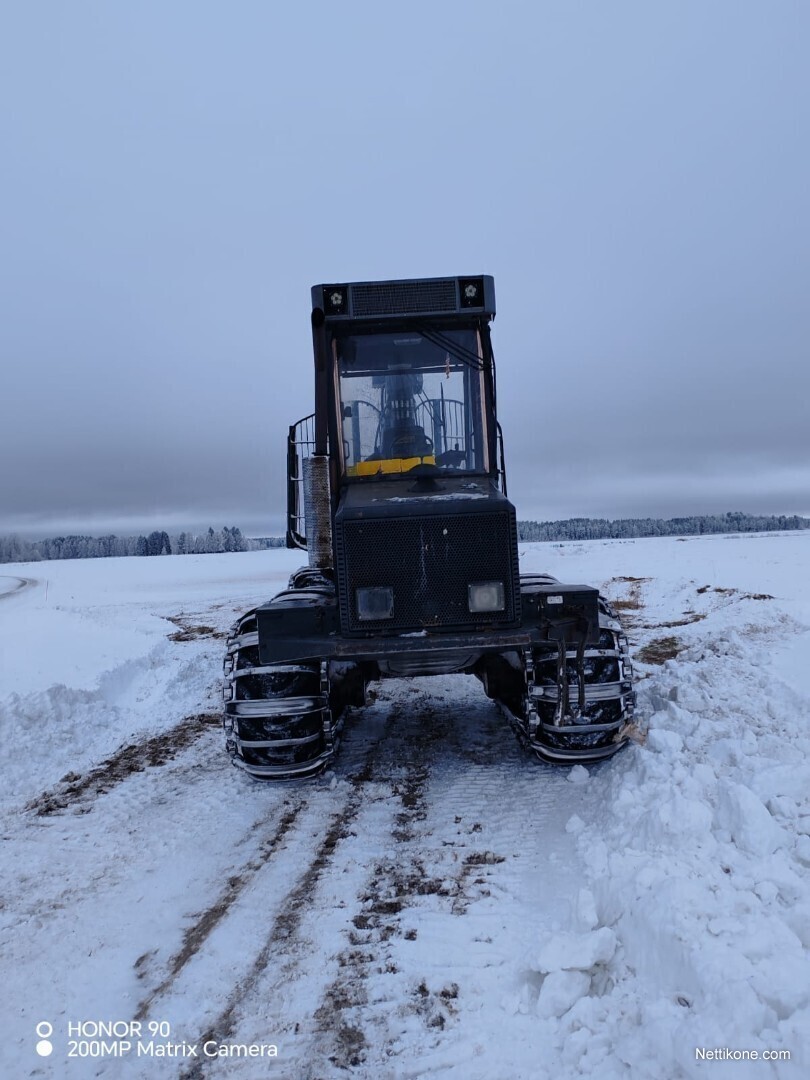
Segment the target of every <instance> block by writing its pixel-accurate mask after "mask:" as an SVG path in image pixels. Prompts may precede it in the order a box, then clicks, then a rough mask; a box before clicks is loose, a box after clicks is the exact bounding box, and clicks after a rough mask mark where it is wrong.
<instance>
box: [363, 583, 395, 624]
mask: <svg viewBox="0 0 810 1080" xmlns="http://www.w3.org/2000/svg"><path fill="white" fill-rule="evenodd" d="M355 596H356V598H357V618H358V619H364V620H366V621H371V620H372V619H390V618H391V617H392V616H393V614H394V590H393V589H392V588H391V587H390V586H388V585H385V586H374V588H371V589H358V590H357V592H356V593H355Z"/></svg>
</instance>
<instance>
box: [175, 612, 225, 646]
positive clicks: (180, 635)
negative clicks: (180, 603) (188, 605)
mask: <svg viewBox="0 0 810 1080" xmlns="http://www.w3.org/2000/svg"><path fill="white" fill-rule="evenodd" d="M168 621H169V622H170V623H174V625H175V626H177V627H179V629H178V630H177V631H176V632H175V633H174V634H169V641H196V640H197V639H198V638H206V637H210V638H215V639H224V638H225V637H227V634H226V633H225V631H224V630H217V629H216V628H215V627H213V626H205V625H203V624H201V623H193V622H190V621H189V619H188V616H185V615H169V616H168Z"/></svg>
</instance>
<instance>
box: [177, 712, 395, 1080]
mask: <svg viewBox="0 0 810 1080" xmlns="http://www.w3.org/2000/svg"><path fill="white" fill-rule="evenodd" d="M398 718H399V711H398V709H397V707H396V706H392V708H391V710H390V712H389V715H388V716H387V718H386V721H385V723H384V725H383V727H382V730H381V731H380V732H378V733H377V734H376V736H374V742H373V743H372V744H371V746H369V747H368V748H367V749H366V750H365V753H364V754H363V755H362V759H361V761H360V763H359V767H357V768H356V769H353V770H352V772H350V773H348V774H347V779H348V780H349V781H350V783H351V784H352V790H351V791H350V792H349V794H348V795H347V797H346V798H345V800H344V802H343V805H342V806H341V807H340V809H339V810H337V811H336V812H335V813H334V814H333V815H332V818H331V821H330V823H329V825H328V827H327V831H326V833H325V835H324V836H323V837H322V839H321V841H320V843H319V844H318V846H317V848H316V850H315V852H314V854H313V855H312V858H311V860H310V862H309V864H308V866H307V867H306V869H305V870H304V872H303V873H302V874H301V875H300V876H299V877H298V880H297V882H296V883H295V885H294V886H293V888H292V889H291V890H290V891H289V892H288V893H287V894H286V896H284V898H283V899H282V901H281V906H280V907H279V910H278V912H277V914H276V916H275V918H274V919H273V923H272V926H271V928H270V931H269V933H268V935H267V937H266V939H265V942H264V944H263V945H262V947H261V948H260V949H259V951H258V952H257V953H256V955H255V957H254V959H253V962H252V964H251V965H250V968H249V970H248V971H247V973H246V975H245V976H244V977H243V978H241V979H240V980H239V982H238V983H237V984H236V986H235V987H234V989H233V990H232V992H231V994H230V996H229V998H228V1000H227V1002H226V1004H225V1006H224V1008H223V1009H222V1010H221V1011H220V1013H219V1015H218V1016H217V1017H216V1019H215V1020H214V1021H213V1022H212V1023H210V1024H209V1025H208V1027H207V1029H206V1033H205V1035H203V1036H202V1038H201V1039H200V1042H201V1043H204V1042H206V1041H208V1040H213V1041H215V1042H220V1043H221V1042H225V1041H227V1040H228V1039H229V1038H230V1037H231V1036H232V1035H233V1033H234V1032H235V1030H236V1028H237V1025H238V1023H239V1013H240V1010H241V1007H242V1005H243V1003H244V1002H245V1000H246V999H247V998H249V997H250V995H251V994H252V993H253V992H254V991H255V990H256V989H257V987H258V986H259V984H260V982H261V980H262V978H263V977H264V975H265V973H266V970H267V968H268V965H269V964H270V961H271V960H272V959H275V960H276V961H277V962H278V961H279V960H280V962H281V963H282V965H283V966H282V971H283V977H282V980H281V981H287V980H289V979H291V978H292V977H293V975H294V972H295V970H296V969H297V968H298V966H299V965H300V963H301V958H300V957H298V956H297V955H296V948H295V947H296V944H297V938H298V934H299V929H300V925H301V923H302V921H303V919H304V918H305V916H306V915H307V914H308V911H309V910H310V907H311V900H312V896H313V894H314V893H315V890H316V889H317V887H318V884H319V882H320V881H321V879H322V878H323V877H324V876H325V874H326V872H327V871H329V870H330V869H331V867H332V860H333V858H334V855H335V851H336V849H337V848H338V846H339V844H340V843H341V841H343V840H345V839H346V837H347V836H348V835H349V829H350V827H351V825H352V823H353V822H354V821H355V819H356V818H357V817H358V815H359V814H360V812H361V810H362V809H363V808H364V805H365V804H366V802H367V799H366V792H365V788H366V785H367V784H368V783H369V781H371V780H372V779H373V778H374V768H375V762H376V758H377V756H378V755H379V753H380V748H381V746H384V745H385V743H386V741H387V738H388V735H389V731H390V728H391V726H392V725H393V724H394V723H395V721H396V720H397V719H398ZM214 906H215V907H217V906H218V905H214ZM226 911H227V906H225V907H224V909H223V914H225V913H226ZM217 921H220V920H217ZM213 928H214V927H213V926H212V927H211V929H212V930H213ZM206 936H208V935H206ZM200 944H202V941H201V942H200ZM178 955H179V954H178ZM189 958H190V957H189ZM216 1060H217V1059H216V1058H213V1059H210V1060H201V1061H199V1062H196V1063H195V1064H194V1065H192V1066H191V1067H190V1068H189V1069H188V1070H186V1071H184V1072H182V1073H181V1074H180V1075H181V1076H182V1077H183V1080H198V1078H199V1077H202V1076H204V1075H205V1071H206V1069H207V1067H209V1066H210V1065H211V1063H212V1062H215V1061H216Z"/></svg>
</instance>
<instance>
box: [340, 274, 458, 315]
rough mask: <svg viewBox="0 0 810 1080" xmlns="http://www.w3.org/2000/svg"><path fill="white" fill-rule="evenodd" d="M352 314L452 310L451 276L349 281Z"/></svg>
mask: <svg viewBox="0 0 810 1080" xmlns="http://www.w3.org/2000/svg"><path fill="white" fill-rule="evenodd" d="M351 292H352V315H354V316H355V317H359V316H363V315H407V314H408V313H410V312H425V311H456V310H457V308H458V305H457V303H456V282H455V279H454V278H448V279H446V280H441V281H391V282H384V281H383V282H370V283H369V284H367V285H352V286H351Z"/></svg>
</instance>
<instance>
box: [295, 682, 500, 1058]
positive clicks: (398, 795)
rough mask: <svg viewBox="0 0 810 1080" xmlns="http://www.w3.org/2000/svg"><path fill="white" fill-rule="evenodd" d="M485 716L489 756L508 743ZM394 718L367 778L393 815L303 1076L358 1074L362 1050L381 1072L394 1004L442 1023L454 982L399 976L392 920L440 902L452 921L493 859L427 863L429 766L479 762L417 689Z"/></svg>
mask: <svg viewBox="0 0 810 1080" xmlns="http://www.w3.org/2000/svg"><path fill="white" fill-rule="evenodd" d="M481 705H482V706H483V707H484V710H485V715H487V714H488V713H489V711H490V709H491V708H492V707H490V706H488V705H487V703H486V702H484V701H482V702H481ZM487 719H488V721H489V717H487ZM494 719H495V720H496V722H495V723H490V722H487V723H486V724H485V732H484V738H485V744H486V750H487V751H488V753H489V755H490V757H491V755H492V753H493V751H496V752H497V750H498V749H499V748H500V747H501V746H502V740H503V739H504V738H505V739H506V740H507V741H508V742H509V743H510V744H511V741H512V740H511V734H510V732H509V729H508V727H507V725H506V724H505V723H503V722H502V721H501V718H500V717H499V716H497V715H495V716H494ZM400 720H401V723H400V725H399V726H398V727H397V728H396V729H395V730H394V731H393V732H392V734H391V736H390V737H389V740H388V743H387V746H386V748H385V750H386V752H385V755H384V759H385V760H383V761H380V762H375V765H376V766H377V767H376V768H375V771H374V776H373V778H372V779H374V780H375V781H377V782H383V783H388V784H390V788H391V798H392V799H393V800H398V803H399V808H398V811H397V812H396V813H395V814H394V815H393V818H392V821H391V831H390V843H389V844H388V845H387V848H388V850H387V851H386V853H385V854H384V855H383V857H381V858H378V859H375V860H374V861H373V863H372V866H371V868H370V871H369V873H368V876H367V878H366V882H365V885H364V887H363V889H362V890H361V891H360V892H359V893H358V895H357V906H358V910H357V913H356V914H355V915H354V916H353V917H352V919H351V929H349V930H348V931H347V934H348V944H347V945H346V947H345V948H344V949H343V950H342V951H341V952H340V953H339V954H338V956H337V962H338V971H337V973H336V975H335V977H334V978H333V980H332V981H331V983H330V984H329V985H328V986H327V987H326V989H325V990H324V992H323V995H322V997H321V1000H320V1002H319V1004H318V1006H317V1008H316V1010H315V1014H314V1016H315V1021H316V1029H315V1038H314V1040H313V1049H312V1051H311V1053H310V1055H309V1057H310V1059H311V1061H312V1062H313V1069H314V1071H313V1073H312V1075H313V1077H314V1076H321V1075H322V1073H320V1072H319V1071H318V1069H319V1068H322V1067H323V1065H325V1063H326V1062H329V1063H330V1064H331V1065H332V1066H333V1067H334V1068H335V1069H339V1070H341V1071H345V1070H354V1069H358V1068H362V1067H363V1066H364V1065H366V1060H367V1057H368V1055H369V1053H370V1054H371V1055H372V1056H374V1057H375V1058H377V1064H374V1063H373V1062H372V1063H371V1065H370V1067H371V1072H370V1074H369V1075H374V1076H377V1075H382V1074H381V1073H380V1072H378V1071H377V1066H378V1065H379V1066H380V1067H382V1066H383V1064H384V1055H382V1056H380V1055H379V1048H380V1047H381V1046H386V1045H388V1044H389V1043H391V1042H392V1040H393V1038H394V1036H395V1033H393V1032H392V1031H391V1029H390V1019H391V1010H392V1006H393V1004H394V1003H397V1004H398V1005H399V1006H403V1007H404V1008H406V1009H407V1010H409V1011H410V1012H412V1013H414V1014H416V1015H417V1016H418V1017H419V1018H420V1020H421V1022H422V1023H423V1024H424V1026H425V1029H426V1030H433V1031H434V1032H435V1031H437V1030H441V1029H442V1028H444V1026H445V1024H446V1023H449V1022H451V1021H452V1018H453V1016H454V1015H455V1013H456V1005H455V999H457V997H458V995H459V987H458V985H457V984H456V983H452V982H451V983H448V984H447V985H445V986H443V987H442V989H441V990H440V991H439V992H438V993H434V992H433V991H431V990H429V989H428V987H427V984H426V980H425V978H424V977H420V976H418V975H417V976H416V977H415V978H414V977H413V976H408V975H403V974H402V973H400V970H399V967H398V965H397V962H396V959H397V954H396V949H395V945H396V943H397V942H398V940H399V939H404V940H415V938H416V931H415V930H413V929H411V930H408V931H405V930H403V927H402V916H403V914H404V913H406V912H407V910H408V909H410V908H413V907H416V906H418V905H419V904H420V903H422V902H424V900H425V898H429V897H436V898H440V903H442V904H443V905H444V906H445V907H446V909H447V910H448V911H449V912H450V913H451V914H452V915H463V914H464V913H465V911H466V901H465V888H466V886H467V882H468V880H469V879H470V877H471V876H472V875H473V874H480V873H481V870H482V866H483V864H485V863H496V862H502V861H503V858H502V857H498V856H494V855H493V854H492V853H491V852H484V851H473V852H470V853H469V854H468V855H467V856H466V858H464V859H463V860H462V861H461V863H458V862H456V863H455V864H454V865H453V866H452V867H451V868H449V872H442V871H443V870H445V868H444V867H439V866H438V865H431V864H430V860H429V858H428V857H427V856H426V854H425V849H426V847H427V849H428V850H429V849H430V848H431V847H433V848H439V849H440V850H441V849H442V847H445V849H446V846H447V845H448V842H447V841H445V840H440V839H439V838H437V837H435V836H434V833H435V827H432V826H430V825H427V826H426V825H424V824H423V823H424V822H425V821H426V820H427V818H428V811H429V789H430V783H431V779H432V775H433V769H434V765H435V763H436V761H437V759H442V760H444V759H446V756H447V753H448V750H449V751H451V752H452V753H458V755H459V756H460V757H462V758H467V757H468V755H470V754H472V755H474V756H475V757H476V758H480V756H481V752H482V746H481V745H478V746H476V747H469V746H467V745H466V743H465V741H464V739H463V737H462V733H461V732H460V731H459V725H458V722H457V721H458V715H457V714H456V715H454V711H453V709H452V708H449V709H448V708H446V707H444V708H443V706H442V703H441V702H440V701H439V700H437V698H436V696H435V695H433V694H430V693H424V692H421V691H417V692H416V693H415V696H414V699H413V702H412V705H411V707H410V708H409V709H408V715H407V719H405V718H404V717H400ZM381 756H382V755H381ZM499 756H500V754H499ZM403 767H404V773H403V771H402V770H403ZM384 774H387V775H384ZM455 820H456V822H458V821H459V820H460V819H458V818H456V819H455ZM437 871H438V872H437ZM405 948H407V946H405ZM372 977H374V980H375V981H374V989H373V990H371V989H370V986H369V981H370V979H371V978H372ZM386 984H388V985H386ZM318 1063H323V1065H320V1066H319V1064H318ZM307 1075H309V1074H307Z"/></svg>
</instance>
